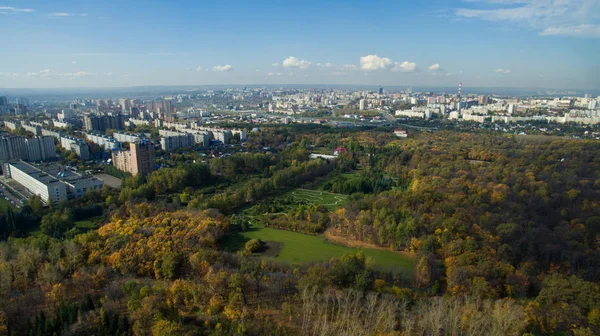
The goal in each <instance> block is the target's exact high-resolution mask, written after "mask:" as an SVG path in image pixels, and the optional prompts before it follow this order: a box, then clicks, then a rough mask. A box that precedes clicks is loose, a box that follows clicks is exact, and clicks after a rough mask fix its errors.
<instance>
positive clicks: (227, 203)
mask: <svg viewBox="0 0 600 336" xmlns="http://www.w3.org/2000/svg"><path fill="white" fill-rule="evenodd" d="M335 167H336V163H335V161H328V160H321V159H319V160H312V161H305V162H297V163H296V164H294V165H292V166H290V167H288V168H284V169H281V170H277V171H275V172H274V173H273V174H272V176H271V177H269V178H252V179H250V180H248V181H247V182H246V183H244V185H242V186H234V187H230V188H228V189H226V190H225V191H224V192H222V193H218V194H215V195H213V196H208V197H206V196H203V195H202V196H200V197H196V198H195V199H192V200H191V201H190V203H189V205H188V207H190V208H204V209H207V208H214V209H219V210H220V211H222V212H225V213H229V212H231V211H232V210H234V209H236V208H238V207H240V206H242V205H244V204H247V203H250V202H253V201H257V200H260V199H262V198H264V197H266V196H268V195H272V194H273V192H274V191H276V190H278V189H279V190H281V189H287V188H295V187H298V186H300V185H302V184H304V183H306V182H309V181H313V180H314V179H316V178H317V177H320V176H325V175H327V174H329V173H330V172H332V171H333V170H334V169H335Z"/></svg>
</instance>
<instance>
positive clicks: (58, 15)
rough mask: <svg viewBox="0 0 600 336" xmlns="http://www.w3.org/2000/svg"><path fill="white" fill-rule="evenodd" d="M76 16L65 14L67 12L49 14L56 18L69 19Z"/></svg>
mask: <svg viewBox="0 0 600 336" xmlns="http://www.w3.org/2000/svg"><path fill="white" fill-rule="evenodd" d="M74 15H75V14H71V13H65V12H56V13H49V14H48V16H54V17H68V16H74Z"/></svg>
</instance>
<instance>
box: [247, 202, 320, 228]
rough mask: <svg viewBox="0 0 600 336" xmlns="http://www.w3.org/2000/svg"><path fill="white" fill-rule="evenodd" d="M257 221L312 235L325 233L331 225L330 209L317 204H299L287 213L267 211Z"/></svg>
mask: <svg viewBox="0 0 600 336" xmlns="http://www.w3.org/2000/svg"><path fill="white" fill-rule="evenodd" d="M257 221H258V222H260V223H261V224H262V225H264V226H269V227H274V228H276V229H282V230H288V231H292V232H300V233H305V234H310V235H316V234H319V233H323V232H324V231H325V229H327V226H328V225H329V210H327V208H326V207H324V206H322V205H317V204H299V205H296V206H294V207H292V208H291V209H288V210H286V212H285V213H266V214H263V215H260V216H259V217H258V218H257Z"/></svg>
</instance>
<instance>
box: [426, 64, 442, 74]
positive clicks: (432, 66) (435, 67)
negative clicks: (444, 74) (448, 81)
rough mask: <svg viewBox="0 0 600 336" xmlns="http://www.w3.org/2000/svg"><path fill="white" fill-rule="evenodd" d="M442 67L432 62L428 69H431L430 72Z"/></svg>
mask: <svg viewBox="0 0 600 336" xmlns="http://www.w3.org/2000/svg"><path fill="white" fill-rule="evenodd" d="M441 69H442V67H441V66H440V65H439V64H438V63H435V64H432V65H430V66H429V68H427V70H429V72H436V71H440V70H441Z"/></svg>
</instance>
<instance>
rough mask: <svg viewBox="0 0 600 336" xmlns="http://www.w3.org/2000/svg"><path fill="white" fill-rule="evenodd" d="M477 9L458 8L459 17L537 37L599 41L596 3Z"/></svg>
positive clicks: (554, 0) (514, 2)
mask: <svg viewBox="0 0 600 336" xmlns="http://www.w3.org/2000/svg"><path fill="white" fill-rule="evenodd" d="M470 2H473V3H477V6H476V7H480V8H457V9H455V13H456V15H457V16H459V17H463V18H474V19H481V20H486V21H494V22H510V23H511V24H514V25H521V26H527V27H530V28H533V29H535V30H539V31H540V35H564V36H587V37H600V22H599V19H600V15H598V13H600V1H598V0H480V1H477V2H475V1H470Z"/></svg>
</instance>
